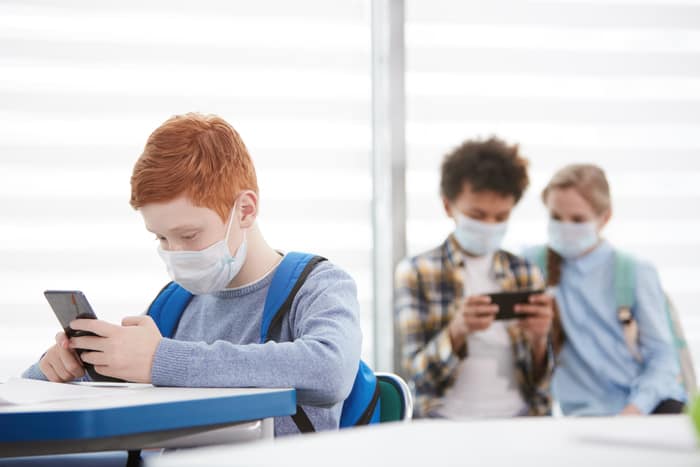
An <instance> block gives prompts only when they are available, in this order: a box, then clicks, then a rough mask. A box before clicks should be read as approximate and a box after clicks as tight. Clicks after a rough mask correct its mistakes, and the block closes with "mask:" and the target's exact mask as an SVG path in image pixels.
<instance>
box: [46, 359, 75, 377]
mask: <svg viewBox="0 0 700 467" xmlns="http://www.w3.org/2000/svg"><path fill="white" fill-rule="evenodd" d="M49 364H50V365H51V368H53V371H54V373H56V376H57V377H58V381H68V380H70V379H72V378H71V376H70V373H68V371H67V370H66V369H65V368H63V365H62V364H61V363H60V362H49Z"/></svg>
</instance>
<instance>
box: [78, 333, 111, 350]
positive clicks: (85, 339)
mask: <svg viewBox="0 0 700 467" xmlns="http://www.w3.org/2000/svg"><path fill="white" fill-rule="evenodd" d="M106 341H107V339H105V338H104V337H95V336H79V337H71V340H70V347H71V348H72V349H85V350H99V351H104V350H105V348H106V347H107V342H106Z"/></svg>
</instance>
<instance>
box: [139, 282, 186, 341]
mask: <svg viewBox="0 0 700 467" xmlns="http://www.w3.org/2000/svg"><path fill="white" fill-rule="evenodd" d="M192 297H193V295H192V294H191V293H190V292H188V291H187V290H185V289H183V288H182V287H181V286H179V285H178V284H176V283H175V282H170V283H168V285H166V286H165V287H163V289H162V290H161V291H160V292H159V293H158V295H157V296H156V298H155V300H153V303H151V306H149V307H148V312H147V314H148V316H150V317H151V318H153V321H154V322H155V323H156V326H158V330H159V331H160V334H161V335H162V336H163V337H173V334H175V329H176V328H177V325H178V323H179V322H180V317H181V316H182V312H183V311H185V308H187V305H189V303H190V301H191V300H192Z"/></svg>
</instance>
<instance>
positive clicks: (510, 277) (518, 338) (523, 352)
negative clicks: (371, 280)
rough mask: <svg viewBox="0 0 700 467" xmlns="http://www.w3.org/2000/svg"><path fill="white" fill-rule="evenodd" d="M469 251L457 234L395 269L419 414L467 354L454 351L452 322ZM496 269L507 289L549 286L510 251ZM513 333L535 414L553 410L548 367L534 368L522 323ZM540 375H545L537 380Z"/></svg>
mask: <svg viewBox="0 0 700 467" xmlns="http://www.w3.org/2000/svg"><path fill="white" fill-rule="evenodd" d="M465 258H466V256H465V254H464V252H463V251H462V250H461V249H460V248H459V246H458V245H457V243H456V240H455V239H454V237H453V236H452V235H450V237H448V238H447V240H445V242H444V243H443V244H442V245H441V246H439V247H437V248H435V249H433V250H430V251H428V252H426V253H423V254H420V255H418V256H415V257H413V258H408V259H405V260H404V261H402V262H401V263H400V264H399V266H398V267H397V269H396V278H395V279H396V281H395V320H396V323H397V330H398V338H399V342H398V344H399V346H400V349H401V357H402V365H403V371H404V374H405V376H406V377H407V378H408V380H409V381H410V383H411V386H412V388H413V391H414V396H415V399H416V404H415V409H416V410H415V413H416V416H418V417H421V416H426V415H427V414H428V413H429V412H430V411H431V410H432V409H433V408H434V407H435V406H436V404H437V403H438V401H439V400H440V398H441V397H443V395H444V394H445V391H446V390H447V389H448V388H449V387H450V386H451V385H452V384H453V383H454V381H455V376H456V374H455V370H456V368H457V366H458V365H459V362H460V360H461V359H463V358H465V357H466V356H467V354H468V349H467V348H466V345H465V347H464V348H462V349H459V350H458V351H457V352H455V351H453V349H452V344H451V342H450V337H449V335H448V332H447V325H448V324H449V322H450V319H451V318H452V316H453V314H454V312H455V310H456V307H457V304H458V300H459V299H461V298H462V296H463V287H464V274H465V273H464V264H465V263H464V262H465ZM493 273H494V277H495V278H496V280H497V281H498V282H499V283H500V284H501V287H502V288H503V290H504V291H513V290H519V289H529V288H544V280H543V278H542V274H541V273H540V271H539V270H538V269H537V267H535V266H533V265H531V264H529V263H528V262H527V261H526V260H524V259H522V258H519V257H517V256H514V255H512V254H510V253H507V252H505V251H499V252H497V253H496V254H495V256H494V262H493ZM508 333H509V335H510V337H511V340H512V343H513V356H514V361H515V365H514V369H513V371H515V376H516V381H518V385H519V388H520V392H521V393H522V395H523V398H524V400H525V401H526V402H527V404H528V407H529V414H530V415H547V414H549V413H550V411H551V397H550V391H549V382H550V378H551V373H552V364H553V362H552V360H553V358H552V357H551V352H550V353H549V355H548V358H547V368H539V369H538V368H533V360H532V351H531V348H530V344H529V342H528V341H527V339H526V338H525V335H524V333H523V332H522V330H521V329H520V326H518V325H517V324H513V325H511V326H510V327H509V329H508ZM535 375H542V376H541V377H540V378H539V379H537V380H535Z"/></svg>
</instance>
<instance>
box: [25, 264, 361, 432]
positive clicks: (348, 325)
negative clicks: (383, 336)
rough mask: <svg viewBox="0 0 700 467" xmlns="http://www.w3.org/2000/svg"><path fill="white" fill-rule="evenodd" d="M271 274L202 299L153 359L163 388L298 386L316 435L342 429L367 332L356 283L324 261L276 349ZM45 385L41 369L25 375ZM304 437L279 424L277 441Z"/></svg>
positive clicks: (285, 422) (287, 421)
mask: <svg viewBox="0 0 700 467" xmlns="http://www.w3.org/2000/svg"><path fill="white" fill-rule="evenodd" d="M272 276H273V274H272V273H270V274H268V275H267V276H266V277H264V278H263V279H261V280H259V281H258V282H256V283H254V284H251V285H248V286H245V287H241V288H237V289H227V290H224V291H221V292H216V293H212V294H206V295H200V296H195V297H194V298H193V300H192V301H191V302H190V304H189V305H188V307H187V309H186V310H185V311H184V313H183V315H182V318H181V320H180V323H179V325H178V328H177V330H176V331H175V335H174V338H173V339H167V338H164V339H163V340H162V341H161V343H160V345H159V346H158V349H157V350H156V354H155V357H154V359H153V370H152V375H151V376H152V380H153V384H154V385H157V386H189V387H269V388H276V387H293V388H296V390H297V403H298V404H300V405H302V406H303V407H304V410H305V411H306V413H307V415H308V416H309V418H310V419H311V422H312V423H313V424H314V427H315V428H316V430H328V429H335V428H337V427H338V425H339V422H340V411H341V408H342V401H343V400H344V399H345V397H347V395H348V394H349V393H350V389H351V388H352V384H353V382H354V379H355V374H356V373H357V369H358V365H359V362H360V351H361V346H362V333H361V331H360V322H359V304H358V302H357V291H356V287H355V282H354V281H353V280H352V278H351V277H350V276H349V275H348V274H347V273H345V272H344V271H342V270H341V269H339V268H338V267H336V266H334V265H333V264H331V263H329V262H328V261H324V262H322V263H320V264H319V265H318V266H316V267H315V268H314V270H313V271H312V272H311V274H310V275H309V276H308V278H307V280H306V282H305V283H304V285H303V286H302V287H301V288H300V289H299V292H298V293H297V295H296V298H295V299H294V301H293V303H292V307H291V311H290V313H289V314H288V315H287V316H286V318H285V319H283V320H282V323H281V326H280V329H279V330H278V331H276V332H275V331H273V333H272V336H273V338H274V340H275V342H272V341H270V342H267V343H265V344H258V343H257V342H258V340H259V336H260V322H261V319H262V309H263V304H264V303H265V297H266V296H267V291H268V288H269V286H270V282H271V281H272ZM23 376H24V377H26V378H35V379H46V378H45V376H44V375H43V374H42V373H41V370H40V369H39V367H38V364H35V365H33V366H32V367H30V368H29V369H28V370H27V371H25V373H24V374H23ZM288 433H298V430H297V428H296V425H295V424H294V422H293V421H292V419H291V418H290V417H278V418H276V419H275V435H284V434H288Z"/></svg>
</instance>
